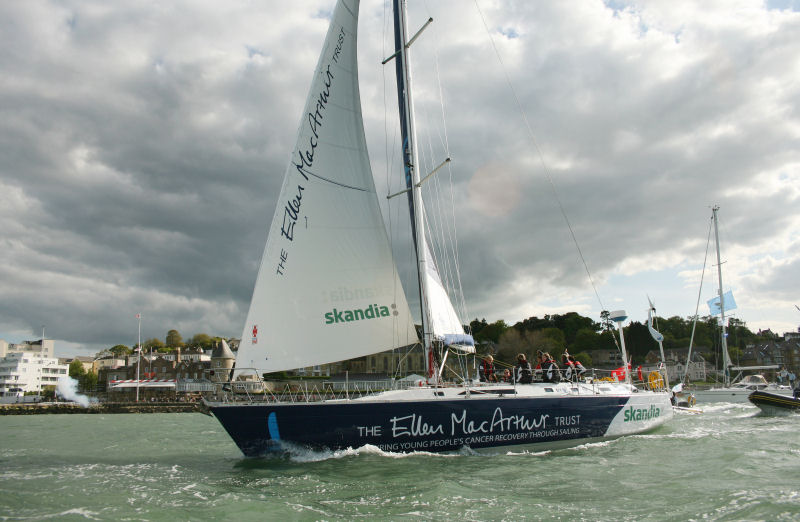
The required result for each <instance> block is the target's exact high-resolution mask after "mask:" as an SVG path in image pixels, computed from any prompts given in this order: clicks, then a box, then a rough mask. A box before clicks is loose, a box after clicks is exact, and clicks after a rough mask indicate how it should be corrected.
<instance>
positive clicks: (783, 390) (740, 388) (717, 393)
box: [694, 206, 791, 402]
mask: <svg viewBox="0 0 800 522" xmlns="http://www.w3.org/2000/svg"><path fill="white" fill-rule="evenodd" d="M718 211H719V207H718V206H714V207H713V208H712V209H711V218H712V221H713V225H714V240H715V243H716V249H717V281H718V283H719V294H718V297H716V298H714V299H712V300H711V301H709V306H710V307H712V313H713V314H714V315H717V314H719V316H720V346H721V349H722V386H715V387H712V388H709V389H706V390H695V391H694V395H695V397H697V399H698V400H699V401H701V402H747V398H748V396H749V395H750V394H751V393H753V392H754V391H756V390H762V391H769V392H772V393H777V394H780V395H791V388H789V387H788V386H786V387H780V386H777V385H775V384H771V383H768V382H767V380H766V379H765V378H764V377H763V376H762V375H745V376H744V377H742V378H741V379H740V380H738V381H736V382H733V381H734V380H735V379H734V378H733V377H732V373H733V372H736V371H738V372H742V371H748V370H749V371H752V370H777V369H778V366H777V365H763V366H734V365H733V362H731V357H730V354H729V353H728V335H727V333H726V331H725V330H726V325H725V312H726V311H729V310H733V309H734V308H736V304H735V302H734V301H733V293H732V292H730V291H729V292H723V287H722V260H721V256H720V246H719V225H718V216H717V212H718ZM695 320H696V317H695ZM739 375H741V373H740V374H739ZM736 379H738V377H736Z"/></svg>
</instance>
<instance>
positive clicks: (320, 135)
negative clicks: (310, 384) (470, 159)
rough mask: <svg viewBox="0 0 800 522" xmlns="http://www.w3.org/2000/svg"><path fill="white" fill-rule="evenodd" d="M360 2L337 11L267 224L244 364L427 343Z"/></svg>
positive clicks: (274, 364)
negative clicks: (386, 215)
mask: <svg viewBox="0 0 800 522" xmlns="http://www.w3.org/2000/svg"><path fill="white" fill-rule="evenodd" d="M358 7H359V5H358V1H357V0H342V1H340V2H339V3H337V6H336V9H335V10H334V13H333V16H332V20H331V25H330V29H329V30H328V34H327V36H326V38H325V45H324V48H323V50H322V54H321V55H320V58H319V62H318V63H317V67H316V70H315V75H314V80H313V82H312V85H311V90H310V92H309V95H308V98H307V101H306V106H305V109H304V111H303V116H302V117H301V121H300V129H299V131H298V137H297V145H296V147H295V149H294V152H293V153H292V157H291V161H290V163H289V166H288V168H287V171H286V177H285V178H284V183H283V187H282V189H281V194H280V198H279V199H278V206H277V208H276V210H275V215H274V217H273V220H272V225H271V227H270V229H269V237H268V239H267V245H266V248H265V249H264V255H263V257H262V259H261V266H260V268H259V273H258V278H257V280H256V285H255V288H254V290H253V298H252V302H251V304H250V310H249V312H248V314H247V322H246V323H245V327H244V332H243V334H242V340H241V344H240V346H239V352H238V354H237V358H236V368H237V369H238V370H240V371H241V370H243V369H244V368H257V369H258V370H260V371H279V370H287V369H293V368H302V367H306V366H312V365H318V364H324V363H329V362H335V361H341V360H345V359H350V358H353V357H358V356H363V355H367V354H371V353H377V352H381V351H384V350H389V349H392V348H396V347H400V346H406V345H408V344H413V343H416V342H417V341H418V338H417V333H416V330H415V328H414V323H413V319H412V316H411V312H410V310H409V307H408V303H407V301H406V297H405V294H404V293H403V289H402V286H401V283H400V279H399V277H398V275H397V270H396V267H395V264H394V260H393V259H392V254H391V248H390V245H389V240H388V237H387V234H386V229H385V227H384V224H383V218H382V216H381V212H380V207H379V204H378V198H377V194H376V192H375V184H374V181H373V177H372V169H371V168H370V164H369V157H368V154H367V146H366V139H365V137H364V127H363V120H362V117H361V101H360V97H359V89H358V66H357V63H356V34H357V25H358Z"/></svg>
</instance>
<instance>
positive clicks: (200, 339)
mask: <svg viewBox="0 0 800 522" xmlns="http://www.w3.org/2000/svg"><path fill="white" fill-rule="evenodd" d="M189 344H190V345H191V346H199V347H200V348H202V349H204V350H209V349H211V348H212V347H213V346H214V340H213V339H212V338H211V336H210V335H208V334H205V333H199V334H195V335H194V337H192V340H191V341H189Z"/></svg>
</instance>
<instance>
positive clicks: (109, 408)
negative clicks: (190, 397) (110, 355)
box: [0, 402, 205, 415]
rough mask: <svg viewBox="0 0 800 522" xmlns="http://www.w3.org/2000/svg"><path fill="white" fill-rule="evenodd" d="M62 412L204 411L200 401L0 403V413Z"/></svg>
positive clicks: (36, 413) (32, 413)
mask: <svg viewBox="0 0 800 522" xmlns="http://www.w3.org/2000/svg"><path fill="white" fill-rule="evenodd" d="M62 413H82V414H96V413H205V412H204V409H203V404H202V403H201V402H155V403H147V402H114V403H109V402H100V403H95V404H91V405H89V407H83V406H81V405H80V404H77V403H74V402H45V403H41V402H40V403H27V404H25V403H15V404H0V415H42V414H62Z"/></svg>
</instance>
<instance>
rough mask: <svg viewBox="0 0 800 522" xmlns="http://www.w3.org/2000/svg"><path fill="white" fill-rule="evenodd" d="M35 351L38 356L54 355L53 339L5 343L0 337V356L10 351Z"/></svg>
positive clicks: (10, 352)
mask: <svg viewBox="0 0 800 522" xmlns="http://www.w3.org/2000/svg"><path fill="white" fill-rule="evenodd" d="M23 352H29V353H35V354H39V356H40V357H50V358H53V357H55V341H54V340H53V339H40V340H38V341H22V342H21V343H16V344H15V343H7V342H6V341H4V340H2V339H0V357H5V356H6V355H9V354H12V353H23Z"/></svg>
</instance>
